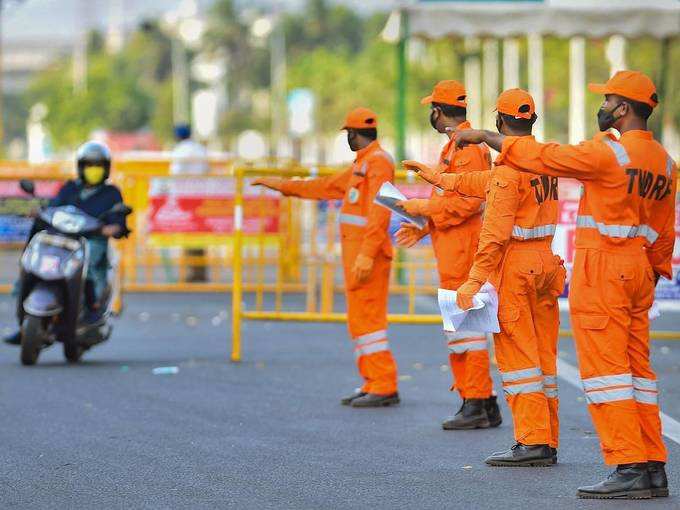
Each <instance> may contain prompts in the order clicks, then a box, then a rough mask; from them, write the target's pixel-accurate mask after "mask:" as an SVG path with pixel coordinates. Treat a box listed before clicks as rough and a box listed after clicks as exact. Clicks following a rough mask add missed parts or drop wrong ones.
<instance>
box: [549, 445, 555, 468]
mask: <svg viewBox="0 0 680 510" xmlns="http://www.w3.org/2000/svg"><path fill="white" fill-rule="evenodd" d="M550 453H551V454H552V463H553V464H557V448H553V447H552V446H551V447H550Z"/></svg>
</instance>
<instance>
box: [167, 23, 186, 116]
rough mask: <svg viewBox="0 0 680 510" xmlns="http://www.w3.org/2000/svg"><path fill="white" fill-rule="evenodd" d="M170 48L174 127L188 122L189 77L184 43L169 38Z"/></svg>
mask: <svg viewBox="0 0 680 510" xmlns="http://www.w3.org/2000/svg"><path fill="white" fill-rule="evenodd" d="M170 41H171V42H170V44H171V46H172V48H171V50H172V112H173V121H174V123H175V125H177V124H181V123H188V122H189V77H188V73H187V55H186V49H185V48H184V43H183V42H182V41H180V40H179V37H178V36H176V35H173V36H171V37H170Z"/></svg>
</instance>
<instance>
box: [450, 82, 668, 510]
mask: <svg viewBox="0 0 680 510" xmlns="http://www.w3.org/2000/svg"><path fill="white" fill-rule="evenodd" d="M589 88H590V90H591V91H593V92H597V93H601V94H604V96H605V100H604V102H603V103H602V106H601V108H600V110H599V111H598V114H597V118H598V119H597V120H598V124H599V127H600V130H601V131H604V133H600V134H598V135H596V136H595V138H594V139H593V140H590V141H587V142H582V143H581V144H579V145H559V144H556V143H547V144H541V143H538V142H536V141H534V140H530V139H526V138H517V137H504V136H502V135H495V134H493V133H488V132H483V131H482V132H480V131H468V132H465V131H462V132H460V133H459V134H458V135H457V136H458V140H459V143H461V144H463V143H479V142H486V143H489V144H490V145H491V146H492V147H494V148H497V149H499V150H501V155H500V159H501V161H503V162H505V163H506V164H508V165H512V166H513V167H517V168H519V169H522V170H524V171H530V172H534V173H539V174H544V175H550V176H555V177H572V178H576V179H579V180H580V181H581V182H582V184H583V194H582V197H581V202H580V204H579V212H578V217H577V220H576V227H577V231H576V253H575V258H574V274H573V279H572V282H571V290H570V293H569V305H570V310H571V317H572V326H573V328H574V337H575V339H576V349H577V354H578V360H579V368H580V372H581V378H582V382H583V388H584V390H585V394H586V401H587V402H588V409H589V411H590V414H591V417H592V419H593V422H594V424H595V428H596V430H597V432H598V435H599V436H600V444H601V447H602V453H603V455H604V460H605V462H606V463H607V464H612V465H614V464H615V465H617V468H616V471H614V472H613V473H612V474H611V475H610V476H609V477H608V478H607V479H606V480H604V481H603V482H600V483H598V484H596V485H592V486H586V487H581V488H579V490H578V496H579V497H582V498H597V499H604V498H606V499H610V498H649V497H663V496H667V495H668V482H667V479H666V473H665V468H664V465H665V462H666V456H667V454H666V447H665V446H664V443H663V439H662V436H661V421H660V417H659V406H658V388H657V380H656V375H655V373H654V371H653V370H652V367H651V364H650V360H649V318H648V311H649V308H650V307H651V306H652V302H653V300H654V287H655V282H656V281H658V278H659V277H661V276H663V277H666V278H671V257H672V253H673V244H674V242H675V230H674V224H675V197H676V186H677V173H676V172H677V169H676V166H675V163H674V162H673V160H672V159H671V157H670V156H669V155H668V154H667V153H666V151H665V150H664V149H663V147H662V146H661V145H660V144H659V143H658V142H656V141H655V140H654V138H653V135H652V133H651V131H649V130H648V129H647V119H648V118H649V116H650V115H651V114H652V111H653V109H654V107H655V106H656V105H657V104H658V99H657V95H656V88H655V87H654V84H653V83H652V81H651V80H650V79H649V78H648V77H647V76H645V75H644V74H642V73H639V72H635V71H620V72H618V73H616V74H615V75H614V76H613V77H612V78H610V79H609V81H607V83H606V84H591V85H590V86H589ZM611 127H614V128H616V129H617V130H618V131H619V132H620V133H621V137H620V138H619V139H617V138H616V137H615V136H614V135H613V134H611V133H609V132H607V131H608V129H609V128H611Z"/></svg>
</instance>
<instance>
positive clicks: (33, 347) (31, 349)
mask: <svg viewBox="0 0 680 510" xmlns="http://www.w3.org/2000/svg"><path fill="white" fill-rule="evenodd" d="M46 337H47V328H46V327H45V319H43V318H42V317H34V316H33V315H26V316H25V317H24V322H23V324H22V325H21V364H22V365H35V363H36V362H37V361H38V356H39V355H40V349H42V347H43V344H44V343H45V338H46Z"/></svg>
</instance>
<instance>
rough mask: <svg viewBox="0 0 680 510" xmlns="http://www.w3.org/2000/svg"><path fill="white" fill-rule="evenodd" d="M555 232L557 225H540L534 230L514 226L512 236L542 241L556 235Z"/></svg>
mask: <svg viewBox="0 0 680 510" xmlns="http://www.w3.org/2000/svg"><path fill="white" fill-rule="evenodd" d="M555 230H557V225H554V224H550V225H540V226H538V227H533V228H524V227H520V226H519V225H514V226H513V227H512V236H513V237H515V238H517V239H527V240H528V239H541V238H543V237H549V236H554V235H555Z"/></svg>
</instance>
